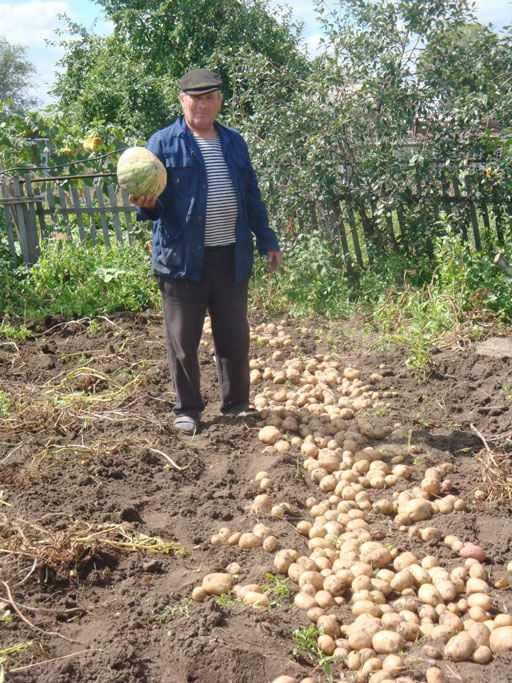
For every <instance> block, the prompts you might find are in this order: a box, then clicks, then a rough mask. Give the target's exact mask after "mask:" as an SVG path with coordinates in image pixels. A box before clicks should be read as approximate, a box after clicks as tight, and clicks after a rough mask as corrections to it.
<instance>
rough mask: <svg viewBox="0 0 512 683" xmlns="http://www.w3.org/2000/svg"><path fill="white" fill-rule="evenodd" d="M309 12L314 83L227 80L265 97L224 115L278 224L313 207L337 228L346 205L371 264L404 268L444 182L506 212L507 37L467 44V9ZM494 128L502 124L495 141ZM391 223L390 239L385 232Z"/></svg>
mask: <svg viewBox="0 0 512 683" xmlns="http://www.w3.org/2000/svg"><path fill="white" fill-rule="evenodd" d="M318 11H319V13H320V18H321V19H322V20H323V25H324V36H325V38H324V42H325V47H326V49H325V51H324V52H323V53H322V54H321V55H320V56H319V57H318V58H317V59H316V60H315V61H314V63H313V64H312V67H311V72H310V74H306V75H300V74H299V75H297V74H290V72H289V71H288V70H286V68H280V67H279V68H278V69H277V70H276V71H275V72H274V73H273V74H272V75H271V76H270V77H268V78H267V75H268V74H269V69H270V65H269V64H267V63H264V62H263V61H262V60H261V59H258V58H253V59H251V58H250V57H249V56H248V55H245V54H242V55H241V56H240V59H239V60H238V62H236V63H234V64H233V69H234V70H233V72H232V73H231V79H232V80H233V81H234V82H236V79H237V78H238V74H243V75H244V78H246V79H248V80H249V81H250V82H252V83H256V82H258V83H260V82H261V83H263V84H264V86H263V89H264V92H263V89H262V90H261V92H260V94H259V96H258V100H257V102H258V107H257V110H256V111H255V112H254V114H253V115H252V116H250V117H247V116H245V115H244V110H245V103H244V96H243V95H242V97H237V100H238V101H237V102H236V103H235V104H233V105H232V109H233V111H234V112H235V113H237V119H236V125H237V126H239V127H240V128H241V129H242V130H243V132H244V135H246V136H247V137H248V138H249V139H251V138H252V139H253V145H252V148H253V150H255V156H256V158H257V163H258V166H259V167H260V166H263V167H264V168H265V170H266V173H268V176H269V187H270V186H271V187H272V194H271V201H272V202H274V203H275V207H274V208H275V210H276V211H278V212H279V213H280V217H281V220H282V223H284V224H286V223H287V221H288V218H289V217H290V215H295V216H298V217H299V218H302V220H303V221H304V222H307V221H308V212H309V210H310V206H311V204H312V203H315V202H318V201H320V202H322V203H323V204H324V205H328V206H332V210H333V215H334V217H335V216H336V212H339V207H340V203H341V204H344V205H345V206H348V207H349V208H350V207H351V208H352V209H355V210H356V211H357V214H358V215H359V216H360V220H361V226H362V228H363V231H364V235H365V238H366V240H367V246H369V248H370V250H373V251H374V253H375V254H380V255H382V254H384V253H386V252H385V250H383V248H382V247H383V246H385V247H386V248H387V247H392V248H393V249H394V250H395V251H399V250H400V249H402V248H403V249H404V250H408V249H409V250H410V252H409V257H408V260H409V261H411V259H410V255H411V254H413V255H416V256H419V257H422V256H423V255H424V254H425V251H426V252H427V253H430V254H431V255H432V253H431V240H430V238H431V236H432V235H433V234H435V232H436V230H438V229H439V212H440V211H441V210H443V209H444V206H443V204H442V195H441V191H440V190H441V180H445V178H446V174H447V173H448V174H449V179H450V178H453V177H455V178H457V177H458V176H459V174H460V176H461V180H463V176H465V175H467V174H473V177H472V180H473V181H474V186H478V187H482V186H485V189H486V193H487V197H489V193H488V192H487V190H489V187H490V186H491V185H492V191H493V192H494V190H495V189H496V188H497V186H498V185H500V192H501V198H502V199H506V201H508V202H510V201H511V194H512V192H511V189H512V188H510V187H509V186H508V185H510V183H508V185H507V182H508V181H507V178H509V177H510V164H511V161H512V159H511V158H510V154H507V149H508V150H510V142H509V140H510V132H511V122H512V121H511V119H512V114H511V112H512V107H511V103H512V102H511V100H512V78H511V73H510V64H512V41H511V36H510V34H508V35H507V34H505V35H504V36H503V37H502V38H498V36H497V35H496V33H495V32H494V31H493V30H492V28H491V27H481V28H478V29H477V30H476V32H473V31H472V29H471V30H469V31H468V29H467V27H468V25H472V24H474V23H475V18H474V16H473V15H472V12H471V10H470V7H469V3H466V2H465V0H416V1H414V2H411V0H397V1H395V2H390V1H389V0H340V2H339V3H338V8H337V9H336V10H331V9H328V8H327V4H326V3H324V2H320V3H319V4H318ZM468 34H469V35H468ZM461 35H463V36H465V37H466V38H467V39H466V40H460V36H461ZM482 52H484V53H485V54H483V55H482ZM427 55H428V59H427ZM482 67H483V68H482ZM285 83H286V84H287V85H288V86H289V87H288V92H287V93H286V92H284V91H283V85H284V84H285ZM276 84H278V85H276ZM490 120H496V121H498V122H500V125H501V127H502V135H500V136H499V137H497V136H496V135H493V134H492V132H491V131H490V130H489V121H490ZM419 123H421V124H422V125H423V126H424V129H423V130H422V131H419V132H420V133H421V134H418V124H419ZM254 136H257V139H254ZM498 146H502V147H503V148H504V154H503V157H502V160H501V161H499V162H498V161H497V159H496V150H497V147H498ZM475 162H478V163H475ZM486 168H488V169H489V168H490V171H488V172H485V173H484V170H485V169H486ZM449 179H448V181H449ZM484 194H485V193H484V192H483V191H482V197H484ZM493 196H496V194H495V193H494V194H493ZM397 213H400V215H401V216H402V217H403V219H404V220H403V222H402V234H401V235H400V237H399V238H396V237H395V235H394V233H393V231H392V229H391V227H390V225H392V221H393V217H394V216H396V215H397ZM460 213H461V215H462V213H463V212H460ZM329 222H330V221H329V220H327V221H326V223H327V224H328V223H329ZM309 224H310V225H311V223H309ZM331 224H333V225H336V224H337V225H338V227H339V226H340V223H339V221H336V220H335V219H334V220H331ZM329 230H330V228H329V227H328V230H327V231H328V232H329ZM333 239H335V236H334V237H333ZM400 240H401V243H400ZM412 260H413V262H414V261H415V260H417V259H414V258H413V259H412Z"/></svg>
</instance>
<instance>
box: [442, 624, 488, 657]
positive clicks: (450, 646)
mask: <svg viewBox="0 0 512 683" xmlns="http://www.w3.org/2000/svg"><path fill="white" fill-rule="evenodd" d="M491 635H492V634H491ZM475 650H476V643H475V641H474V640H473V638H472V637H471V636H470V635H469V633H467V632H466V631H463V632H462V633H457V635H455V636H453V638H450V640H449V641H448V642H447V643H446V646H445V648H444V656H445V657H446V659H451V660H453V661H454V662H464V661H466V660H467V659H470V658H471V655H472V654H473V652H474V651H475Z"/></svg>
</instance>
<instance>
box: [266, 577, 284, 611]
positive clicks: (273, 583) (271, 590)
mask: <svg viewBox="0 0 512 683" xmlns="http://www.w3.org/2000/svg"><path fill="white" fill-rule="evenodd" d="M265 578H266V579H267V583H264V584H263V585H262V586H261V590H262V591H263V594H264V595H266V596H267V597H268V599H269V608H270V609H272V608H273V607H281V606H282V604H283V603H282V602H281V600H280V598H284V597H286V596H287V595H289V594H290V587H289V586H288V579H281V578H280V577H279V576H274V574H271V573H267V574H265Z"/></svg>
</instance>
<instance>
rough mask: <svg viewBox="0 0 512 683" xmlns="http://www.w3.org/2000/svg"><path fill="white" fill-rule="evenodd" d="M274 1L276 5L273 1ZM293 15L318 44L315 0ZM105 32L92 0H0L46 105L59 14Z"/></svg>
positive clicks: (499, 1)
mask: <svg viewBox="0 0 512 683" xmlns="http://www.w3.org/2000/svg"><path fill="white" fill-rule="evenodd" d="M274 4H276V5H277V4H278V0H275V3H274ZM288 4H289V5H291V6H293V14H294V16H295V18H296V19H297V20H299V21H302V22H304V24H305V27H304V38H305V40H306V42H307V44H308V46H309V47H310V49H311V50H313V49H314V47H315V46H316V45H317V44H318V40H319V37H320V33H319V27H318V25H317V24H316V23H315V11H314V0H293V1H289V2H288ZM475 9H476V13H477V16H478V18H479V20H480V21H481V22H482V23H489V22H492V23H493V24H494V25H495V26H496V27H497V28H501V27H502V26H504V25H505V24H510V23H512V0H476V2H475ZM62 14H65V15H67V16H68V17H69V18H70V19H71V20H72V21H74V22H77V23H80V24H83V25H85V26H86V27H87V28H91V26H92V24H93V22H94V21H96V24H95V28H94V31H95V32H96V33H99V34H106V33H108V32H110V31H111V29H112V27H111V25H110V24H109V22H108V21H106V20H105V19H104V17H103V16H102V13H101V7H100V6H99V5H97V4H95V3H94V2H93V1H92V0H9V1H7V0H0V35H1V36H3V37H4V38H6V39H7V40H8V41H9V42H10V43H12V44H17V45H23V46H24V47H26V56H27V58H28V59H29V60H30V61H31V62H32V63H33V64H34V65H35V66H36V68H37V77H36V78H35V79H34V81H35V82H36V86H35V87H34V88H33V91H32V93H31V94H32V95H33V96H35V97H37V99H38V100H39V102H40V104H41V105H42V106H45V105H47V104H49V103H50V102H51V96H50V95H49V94H48V90H49V89H50V88H51V86H52V83H53V81H54V78H55V68H56V64H57V62H58V60H59V58H61V57H62V55H63V51H62V49H61V48H59V47H58V46H52V45H48V44H47V43H46V42H45V41H47V40H50V41H52V40H55V39H56V36H55V33H54V31H55V29H57V28H59V27H60V28H63V27H64V25H65V24H64V22H63V21H62V19H59V15H62Z"/></svg>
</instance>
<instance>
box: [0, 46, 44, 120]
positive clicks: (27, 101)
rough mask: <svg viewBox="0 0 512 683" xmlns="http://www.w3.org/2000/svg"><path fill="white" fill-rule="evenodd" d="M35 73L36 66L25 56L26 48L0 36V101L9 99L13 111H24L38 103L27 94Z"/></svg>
mask: <svg viewBox="0 0 512 683" xmlns="http://www.w3.org/2000/svg"><path fill="white" fill-rule="evenodd" d="M35 73H36V68H35V66H34V65H33V64H32V63H31V62H30V61H29V60H28V59H27V58H26V56H25V48H24V47H22V46H21V45H12V44H10V43H9V42H7V40H6V39H5V38H3V37H2V36H0V101H4V100H9V101H10V102H11V103H12V104H9V109H10V110H11V111H24V110H26V109H29V108H30V107H31V106H34V105H35V104H36V100H35V99H34V98H32V97H30V96H28V95H27V89H28V88H29V87H30V85H31V78H32V76H34V75H35Z"/></svg>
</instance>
